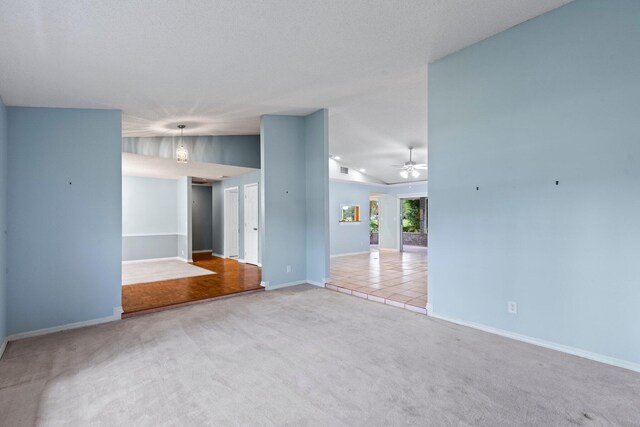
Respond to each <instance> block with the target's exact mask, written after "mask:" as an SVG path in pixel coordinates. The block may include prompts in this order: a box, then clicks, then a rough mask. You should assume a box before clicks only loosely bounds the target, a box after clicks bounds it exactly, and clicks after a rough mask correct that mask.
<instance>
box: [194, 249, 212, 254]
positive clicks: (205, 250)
mask: <svg viewBox="0 0 640 427" xmlns="http://www.w3.org/2000/svg"><path fill="white" fill-rule="evenodd" d="M206 252H209V253H211V252H213V251H212V250H211V249H204V250H202V251H191V253H192V254H203V253H206Z"/></svg>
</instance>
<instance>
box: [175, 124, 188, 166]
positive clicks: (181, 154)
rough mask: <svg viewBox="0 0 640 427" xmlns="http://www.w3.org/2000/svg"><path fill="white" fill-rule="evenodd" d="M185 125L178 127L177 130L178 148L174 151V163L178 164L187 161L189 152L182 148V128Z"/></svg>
mask: <svg viewBox="0 0 640 427" xmlns="http://www.w3.org/2000/svg"><path fill="white" fill-rule="evenodd" d="M185 127H186V126H185V125H178V129H180V147H178V149H177V150H176V161H177V162H178V163H187V162H188V161H189V151H187V149H186V148H184V135H183V133H184V128H185Z"/></svg>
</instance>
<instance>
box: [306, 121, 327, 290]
mask: <svg viewBox="0 0 640 427" xmlns="http://www.w3.org/2000/svg"><path fill="white" fill-rule="evenodd" d="M328 125H329V115H328V112H327V110H326V109H322V110H318V111H316V112H315V113H313V114H310V115H308V116H307V117H305V158H306V160H305V167H306V227H307V236H306V237H307V250H306V253H307V261H306V262H307V280H308V281H312V282H315V284H322V285H324V283H325V279H327V278H328V277H329V251H330V248H329V213H328V212H327V207H328V206H329V163H328V160H327V159H328V158H329V129H328Z"/></svg>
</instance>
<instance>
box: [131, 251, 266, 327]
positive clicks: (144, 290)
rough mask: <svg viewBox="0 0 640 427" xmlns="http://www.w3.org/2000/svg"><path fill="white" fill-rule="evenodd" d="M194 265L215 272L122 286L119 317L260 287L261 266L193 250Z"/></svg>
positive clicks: (260, 288) (255, 289) (256, 289)
mask: <svg viewBox="0 0 640 427" xmlns="http://www.w3.org/2000/svg"><path fill="white" fill-rule="evenodd" d="M193 261H194V262H193V265H196V266H198V267H201V268H205V269H207V270H210V271H213V272H215V273H216V274H211V275H206V276H196V277H185V278H182V279H175V280H164V281H161V282H151V283H142V284H138V285H127V286H123V287H122V309H123V310H124V312H123V314H122V318H126V317H131V316H135V315H138V314H143V313H149V312H154V311H159V310H162V309H167V308H173V307H176V306H181V305H185V304H190V303H193V302H197V301H202V300H208V299H212V298H219V297H223V296H228V295H233V294H237V293H241V292H251V291H253V292H255V291H261V290H263V289H264V288H263V287H262V286H260V281H261V280H262V269H261V268H260V267H257V266H255V265H251V264H241V263H239V262H238V261H235V260H231V259H223V258H218V257H214V256H211V254H193Z"/></svg>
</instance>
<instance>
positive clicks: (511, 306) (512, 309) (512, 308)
mask: <svg viewBox="0 0 640 427" xmlns="http://www.w3.org/2000/svg"><path fill="white" fill-rule="evenodd" d="M507 312H508V313H510V314H518V303H516V302H515V301H507Z"/></svg>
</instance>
